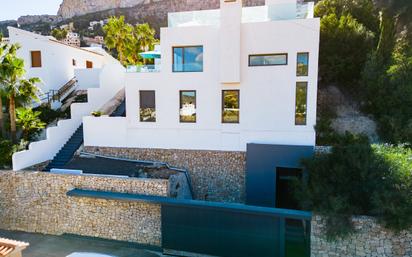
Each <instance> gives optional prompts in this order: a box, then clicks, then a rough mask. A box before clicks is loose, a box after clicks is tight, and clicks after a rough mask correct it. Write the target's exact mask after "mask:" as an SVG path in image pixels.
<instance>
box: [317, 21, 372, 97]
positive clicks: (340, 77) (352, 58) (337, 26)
mask: <svg viewBox="0 0 412 257" xmlns="http://www.w3.org/2000/svg"><path fill="white" fill-rule="evenodd" d="M373 38H374V35H373V33H371V32H370V31H369V30H367V29H366V28H365V27H364V26H363V25H362V24H361V23H359V22H358V21H357V20H356V19H354V18H353V17H352V16H351V15H344V16H340V17H338V16H337V15H336V14H329V15H328V16H325V17H323V18H322V20H321V41H320V56H319V58H320V59H319V72H320V76H321V78H322V81H323V82H325V83H337V84H338V85H340V86H341V87H344V88H345V89H350V90H352V89H354V87H355V84H356V82H357V80H358V79H359V78H360V74H361V71H362V69H363V67H364V64H365V62H366V59H367V56H368V54H369V53H370V52H371V49H372V48H373Z"/></svg>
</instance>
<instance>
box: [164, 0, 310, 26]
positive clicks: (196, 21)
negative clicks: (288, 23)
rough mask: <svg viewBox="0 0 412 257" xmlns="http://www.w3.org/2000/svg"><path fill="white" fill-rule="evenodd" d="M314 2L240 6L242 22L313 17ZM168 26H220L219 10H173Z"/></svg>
mask: <svg viewBox="0 0 412 257" xmlns="http://www.w3.org/2000/svg"><path fill="white" fill-rule="evenodd" d="M313 9H314V3H313V2H308V3H298V4H290V3H287V4H275V5H265V6H255V7H244V8H242V23H254V22H268V21H281V20H294V19H310V18H313ZM168 24H169V28H177V27H192V26H220V10H204V11H191V12H175V13H169V14H168Z"/></svg>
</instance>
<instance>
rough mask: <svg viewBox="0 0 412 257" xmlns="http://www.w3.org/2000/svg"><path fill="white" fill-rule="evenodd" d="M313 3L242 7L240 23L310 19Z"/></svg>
mask: <svg viewBox="0 0 412 257" xmlns="http://www.w3.org/2000/svg"><path fill="white" fill-rule="evenodd" d="M313 8H314V3H313V2H308V3H298V4H275V5H266V6H256V7H245V8H243V9H242V23H253V22H265V21H279V20H294V19H310V18H313Z"/></svg>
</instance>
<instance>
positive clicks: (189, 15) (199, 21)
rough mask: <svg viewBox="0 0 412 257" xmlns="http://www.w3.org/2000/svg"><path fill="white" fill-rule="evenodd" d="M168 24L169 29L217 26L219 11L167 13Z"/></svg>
mask: <svg viewBox="0 0 412 257" xmlns="http://www.w3.org/2000/svg"><path fill="white" fill-rule="evenodd" d="M168 24H169V28H174V27H193V26H219V25H220V10H204V11H193V12H175V13H169V14H168Z"/></svg>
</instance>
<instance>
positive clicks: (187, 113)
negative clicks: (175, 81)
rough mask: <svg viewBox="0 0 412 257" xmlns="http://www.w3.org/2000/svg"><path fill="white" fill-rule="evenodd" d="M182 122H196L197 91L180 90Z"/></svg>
mask: <svg viewBox="0 0 412 257" xmlns="http://www.w3.org/2000/svg"><path fill="white" fill-rule="evenodd" d="M179 114H180V122H188V123H194V122H196V91H180V110H179Z"/></svg>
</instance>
